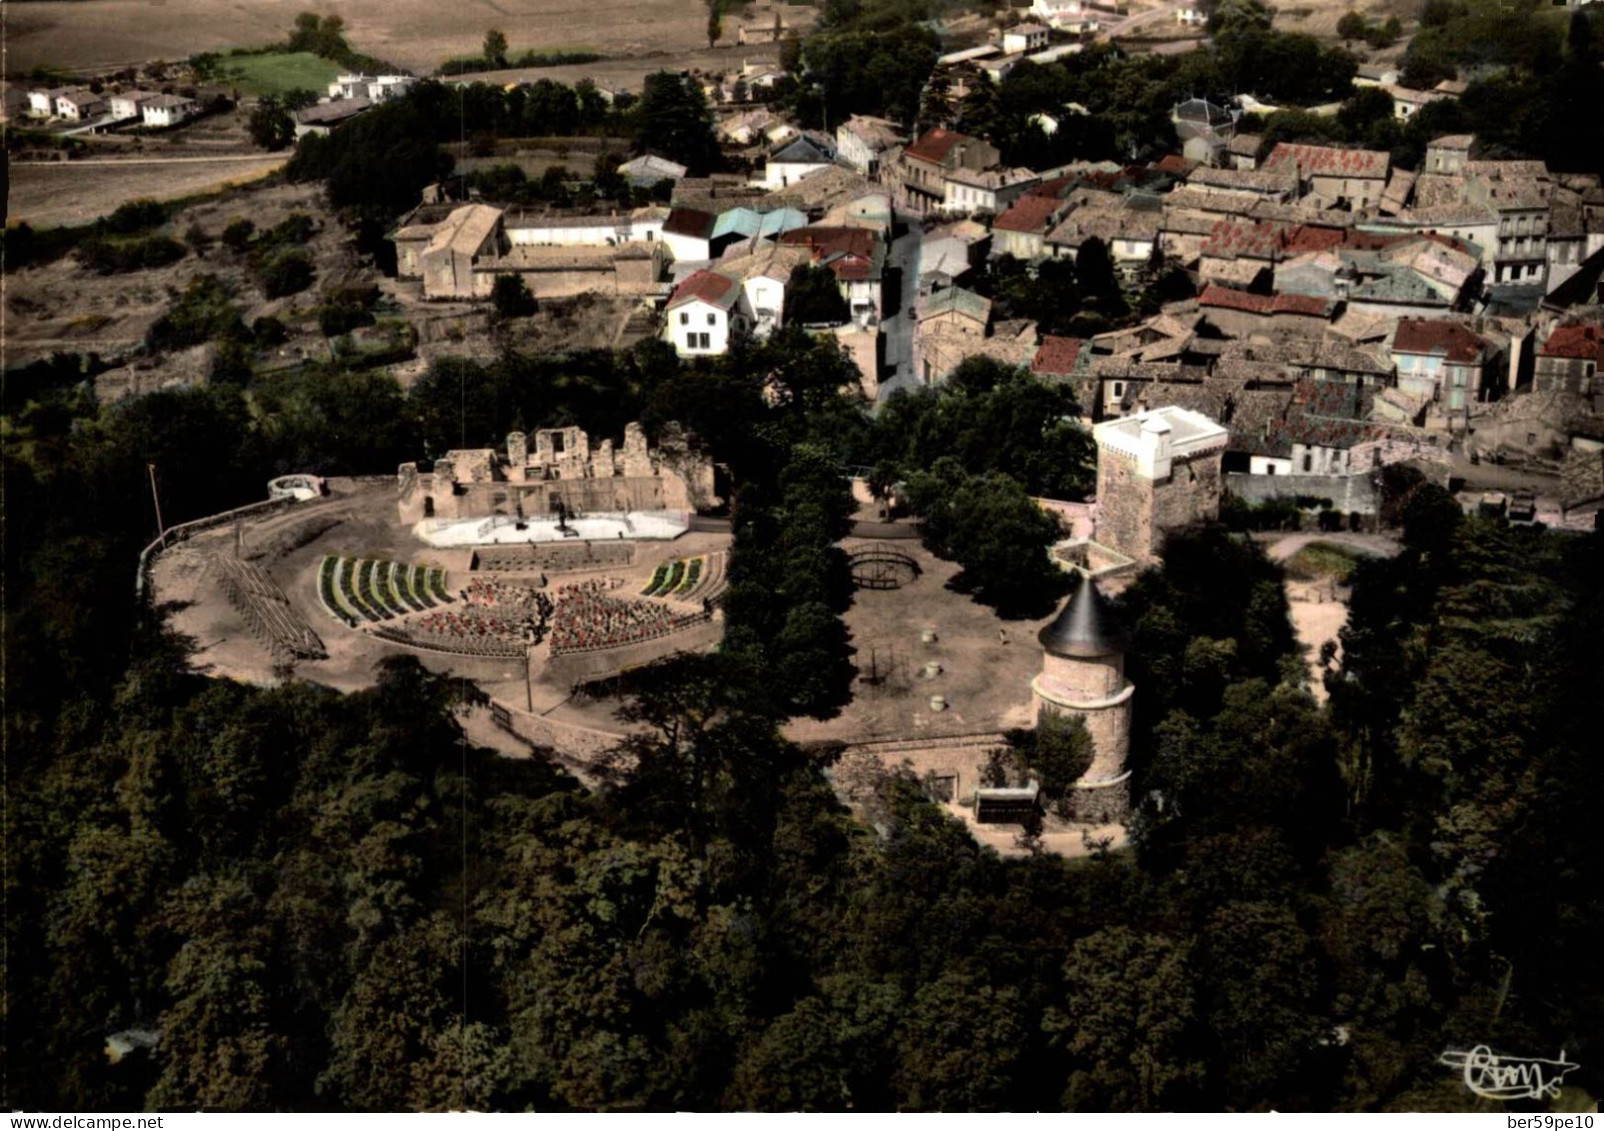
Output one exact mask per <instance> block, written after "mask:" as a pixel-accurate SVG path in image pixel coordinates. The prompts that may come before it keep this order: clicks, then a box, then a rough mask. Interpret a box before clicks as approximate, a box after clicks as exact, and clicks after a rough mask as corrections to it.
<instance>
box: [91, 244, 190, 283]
mask: <svg viewBox="0 0 1604 1131" xmlns="http://www.w3.org/2000/svg"><path fill="white" fill-rule="evenodd" d="M182 258H184V245H183V244H181V243H179V242H178V241H177V240H175V239H173V238H172V237H171V236H144V237H135V238H131V239H111V238H108V237H105V236H91V237H89V238H88V239H86V240H84V241H83V242H82V243H80V244H79V245H78V261H79V262H80V263H82V264H83V265H84V266H85V267H87V268H89V270H91V271H95V272H98V273H99V274H102V275H114V274H120V273H122V272H125V271H146V270H153V269H155V268H157V267H165V266H167V265H168V264H169V263H176V262H177V261H178V260H180V259H182Z"/></svg>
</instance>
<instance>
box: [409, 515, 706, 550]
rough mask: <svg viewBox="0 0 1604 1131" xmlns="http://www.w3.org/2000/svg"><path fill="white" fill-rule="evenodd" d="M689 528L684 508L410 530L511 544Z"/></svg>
mask: <svg viewBox="0 0 1604 1131" xmlns="http://www.w3.org/2000/svg"><path fill="white" fill-rule="evenodd" d="M690 527H691V523H690V518H689V517H688V516H687V515H686V514H684V513H683V512H675V511H657V512H653V513H646V512H642V511H629V512H615V513H603V514H582V515H578V516H575V517H570V518H567V519H563V518H558V517H555V516H541V517H538V518H527V519H519V518H514V517H512V516H511V515H492V516H491V517H490V518H486V519H472V518H469V519H449V518H426V519H424V520H423V521H422V522H419V523H418V524H417V525H416V526H414V527H413V528H412V532H413V533H414V534H415V535H417V537H418V540H419V541H421V542H425V543H427V544H428V545H430V546H439V547H442V548H455V547H460V546H483V545H498V546H499V545H512V544H517V543H525V542H565V541H572V540H578V541H581V542H613V541H618V540H619V539H625V538H630V539H640V540H644V541H648V542H659V541H672V540H673V539H675V538H678V537H679V536H680V535H681V534H684V533H685V532H686V531H687V530H689V529H690Z"/></svg>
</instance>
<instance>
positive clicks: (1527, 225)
mask: <svg viewBox="0 0 1604 1131" xmlns="http://www.w3.org/2000/svg"><path fill="white" fill-rule="evenodd" d="M1534 166H1535V167H1534ZM1463 176H1464V192H1465V196H1466V199H1467V200H1468V201H1469V202H1470V203H1472V204H1477V205H1481V206H1482V207H1484V208H1489V209H1491V210H1492V211H1493V212H1495V213H1496V214H1497V216H1498V241H1497V243H1496V245H1495V247H1494V249H1493V270H1492V277H1491V279H1490V280H1489V282H1491V283H1492V285H1493V286H1495V287H1497V286H1510V287H1528V288H1536V289H1537V292H1536V293H1537V294H1539V295H1541V294H1542V293H1544V291H1545V290H1546V288H1545V276H1546V275H1547V272H1548V212H1549V202H1550V200H1551V199H1552V198H1553V195H1554V186H1553V184H1552V183H1551V182H1550V181H1549V180H1548V170H1547V168H1546V167H1544V166H1543V165H1542V163H1541V162H1524V161H1467V162H1466V163H1465V166H1464V173H1463Z"/></svg>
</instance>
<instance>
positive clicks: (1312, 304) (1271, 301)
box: [1197, 283, 1340, 338]
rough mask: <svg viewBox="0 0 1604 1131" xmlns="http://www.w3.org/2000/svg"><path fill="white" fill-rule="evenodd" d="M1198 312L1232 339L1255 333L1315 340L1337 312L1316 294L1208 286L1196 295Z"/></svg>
mask: <svg viewBox="0 0 1604 1131" xmlns="http://www.w3.org/2000/svg"><path fill="white" fill-rule="evenodd" d="M1197 305H1198V309H1199V310H1201V311H1202V312H1203V313H1204V315H1205V316H1206V317H1207V318H1208V320H1209V323H1210V324H1211V325H1212V326H1214V327H1215V328H1216V329H1218V330H1220V331H1222V332H1224V333H1225V334H1227V335H1229V336H1231V337H1233V338H1248V337H1252V336H1253V335H1255V334H1270V335H1275V336H1279V335H1283V334H1290V335H1294V336H1297V337H1310V338H1318V337H1319V336H1320V335H1322V334H1324V333H1325V330H1326V327H1327V326H1329V325H1330V324H1331V320H1332V318H1334V317H1335V316H1336V314H1337V312H1338V310H1339V309H1340V304H1339V303H1338V302H1336V301H1335V300H1333V299H1328V298H1321V297H1319V296H1317V295H1292V294H1272V295H1261V294H1253V293H1251V292H1249V291H1241V290H1236V289H1235V288H1233V287H1222V286H1219V285H1218V284H1215V283H1210V284H1209V285H1208V286H1206V287H1204V288H1203V293H1202V294H1201V295H1199V296H1198V300H1197Z"/></svg>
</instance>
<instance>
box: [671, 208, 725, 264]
mask: <svg viewBox="0 0 1604 1131" xmlns="http://www.w3.org/2000/svg"><path fill="white" fill-rule="evenodd" d="M716 223H718V217H717V216H715V215H714V214H713V213H711V212H704V211H702V210H701V209H698V208H674V209H672V210H670V212H669V214H668V218H667V219H665V220H664V221H663V236H662V238H663V243H664V244H666V245H667V246H668V250H669V251H670V252H671V253H672V254H673V256H674V259H675V261H676V262H686V263H704V262H706V261H707V260H709V259H711V258H712V257H713V225H714V224H716Z"/></svg>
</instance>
